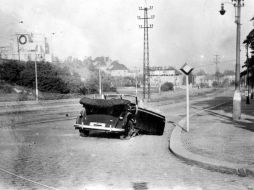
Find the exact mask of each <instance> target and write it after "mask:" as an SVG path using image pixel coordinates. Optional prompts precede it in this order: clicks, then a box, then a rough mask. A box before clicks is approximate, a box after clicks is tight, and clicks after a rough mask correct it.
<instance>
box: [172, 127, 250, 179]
mask: <svg viewBox="0 0 254 190" xmlns="http://www.w3.org/2000/svg"><path fill="white" fill-rule="evenodd" d="M175 125H176V126H175V128H174V129H173V131H172V134H171V136H170V143H169V150H170V151H171V152H172V153H173V154H174V155H175V156H176V157H178V158H180V159H182V160H184V161H186V162H187V163H191V164H195V165H198V166H200V167H202V168H205V169H208V170H212V171H216V172H221V173H227V174H236V175H238V176H241V177H246V176H252V177H254V168H250V166H249V165H244V164H233V163H230V162H226V161H219V160H215V159H211V158H207V157H203V156H200V155H197V154H194V153H192V152H190V151H188V150H186V149H185V148H184V146H183V144H182V141H181V133H182V132H183V129H182V127H181V126H180V125H177V124H175Z"/></svg>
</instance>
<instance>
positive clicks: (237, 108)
mask: <svg viewBox="0 0 254 190" xmlns="http://www.w3.org/2000/svg"><path fill="white" fill-rule="evenodd" d="M236 8H237V11H236V21H235V22H236V65H235V92H234V98H233V119H234V120H238V119H240V118H241V92H240V35H241V33H240V32H241V24H240V18H241V0H237V4H236Z"/></svg>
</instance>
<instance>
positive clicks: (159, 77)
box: [150, 66, 183, 87]
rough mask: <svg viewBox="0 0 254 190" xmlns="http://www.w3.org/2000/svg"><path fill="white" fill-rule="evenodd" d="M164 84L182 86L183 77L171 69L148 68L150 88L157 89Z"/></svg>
mask: <svg viewBox="0 0 254 190" xmlns="http://www.w3.org/2000/svg"><path fill="white" fill-rule="evenodd" d="M166 82H171V83H173V84H174V86H181V85H182V84H183V75H182V73H181V72H180V71H178V70H176V69H175V68H173V67H170V66H168V67H150V84H151V86H152V87H159V86H161V85H162V84H164V83H166Z"/></svg>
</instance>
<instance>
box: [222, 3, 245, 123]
mask: <svg viewBox="0 0 254 190" xmlns="http://www.w3.org/2000/svg"><path fill="white" fill-rule="evenodd" d="M243 2H244V0H232V4H233V6H234V7H235V8H236V15H235V23H236V65H235V92H234V98H233V119H234V120H238V119H240V118H241V92H240V32H241V23H240V18H241V7H243V6H244V3H243ZM219 12H220V14H221V15H224V14H225V12H226V11H225V9H224V3H222V4H221V10H220V11H219Z"/></svg>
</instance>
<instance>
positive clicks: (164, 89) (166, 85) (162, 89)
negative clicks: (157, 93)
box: [161, 82, 174, 91]
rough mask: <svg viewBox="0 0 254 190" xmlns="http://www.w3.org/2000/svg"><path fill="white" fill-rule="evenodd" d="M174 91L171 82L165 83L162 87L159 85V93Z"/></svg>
mask: <svg viewBox="0 0 254 190" xmlns="http://www.w3.org/2000/svg"><path fill="white" fill-rule="evenodd" d="M169 90H174V85H173V83H171V82H165V83H164V84H163V85H161V91H169Z"/></svg>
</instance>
